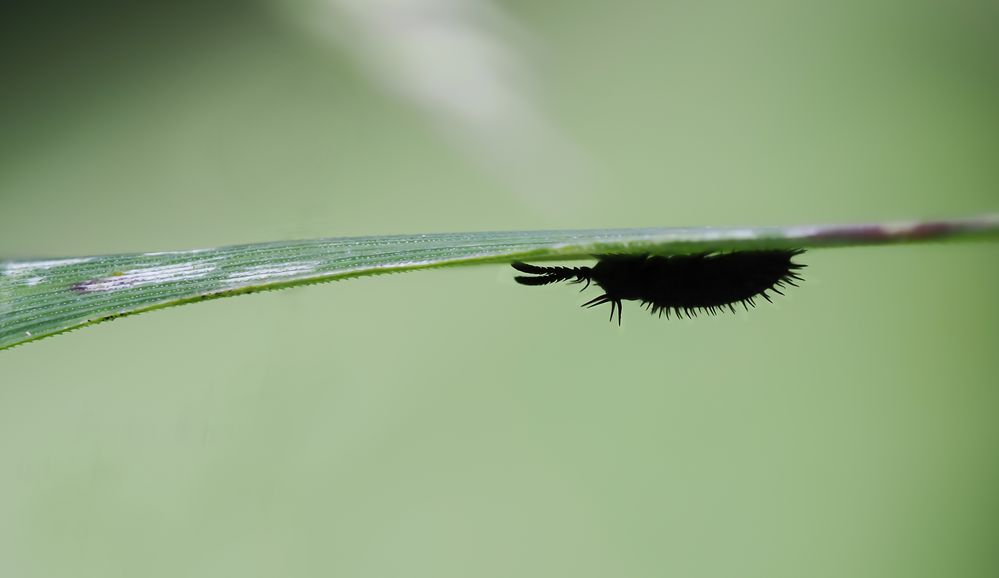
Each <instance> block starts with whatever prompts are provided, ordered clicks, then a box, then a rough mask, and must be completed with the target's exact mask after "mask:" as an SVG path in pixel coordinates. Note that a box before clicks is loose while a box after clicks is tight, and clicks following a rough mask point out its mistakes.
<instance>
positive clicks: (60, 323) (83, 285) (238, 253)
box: [0, 215, 999, 349]
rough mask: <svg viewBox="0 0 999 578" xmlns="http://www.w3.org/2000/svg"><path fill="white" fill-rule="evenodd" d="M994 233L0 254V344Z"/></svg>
mask: <svg viewBox="0 0 999 578" xmlns="http://www.w3.org/2000/svg"><path fill="white" fill-rule="evenodd" d="M976 238H977V239H980V238H991V239H999V215H985V216H980V217H974V218H970V219H962V220H951V221H927V222H915V223H893V224H876V225H825V226H794V227H769V228H753V227H746V228H683V229H680V228H672V229H668V228H667V229H606V230H601V229H598V230H578V231H517V232H497V233H440V234H429V235H395V236H382V237H347V238H339V239H314V240H306V241H281V242H276V243H257V244H252V245H240V246H233V247H221V248H217V249H196V250H191V251H170V252H163V253H139V254H128V255H107V256H98V257H76V258H69V259H55V260H51V259H50V260H40V261H5V262H2V263H0V349H5V348H9V347H13V346H15V345H18V344H21V343H25V342H28V341H33V340H36V339H41V338H42V337H47V336H49V335H54V334H56V333H61V332H64V331H69V330H71V329H76V328H78V327H83V326H85V325H91V324H94V323H99V322H101V321H106V320H109V319H115V318H118V317H121V316H124V315H132V314H135V313H141V312H143V311H151V310H153V309H160V308H163V307H171V306H174V305H182V304H184V303H192V302H195V301H203V300H206V299H216V298H219V297H228V296H232V295H239V294H241V293H252V292H255V291H264V290H271V289H281V288H285V287H293V286H295V285H305V284H310V283H320V282H324V281H333V280H337V279H347V278H350V277H359V276H362V275H376V274H379V273H391V272H396V271H410V270H414V269H429V268H432V267H444V266H455V265H473V264H482V263H508V262H511V261H517V260H532V261H545V260H570V259H589V258H592V256H593V255H597V254H606V253H619V254H625V253H658V254H682V253H690V252H701V251H729V250H739V249H762V248H768V249H778V248H785V249H791V248H818V247H838V246H848V245H881V244H891V243H911V242H922V241H940V240H958V239H976Z"/></svg>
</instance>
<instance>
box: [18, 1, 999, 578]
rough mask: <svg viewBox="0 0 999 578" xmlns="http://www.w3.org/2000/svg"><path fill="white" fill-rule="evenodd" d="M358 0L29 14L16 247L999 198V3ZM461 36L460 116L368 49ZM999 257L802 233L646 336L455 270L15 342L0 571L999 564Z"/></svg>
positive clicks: (885, 568) (101, 7) (735, 214)
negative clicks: (803, 266) (721, 303)
mask: <svg viewBox="0 0 999 578" xmlns="http://www.w3.org/2000/svg"><path fill="white" fill-rule="evenodd" d="M373 1H374V0H372V2H373ZM376 5H377V6H378V7H379V8H378V9H380V10H382V12H380V13H378V14H376V15H375V16H371V14H373V13H372V12H365V10H367V9H368V8H369V7H371V6H376ZM330 6H333V8H330ZM330 6H326V7H324V6H322V5H320V4H319V2H318V1H317V2H313V1H311V0H296V2H293V3H292V2H286V3H281V2H235V1H215V2H204V1H201V2H195V1H193V0H186V1H174V2H163V1H156V2H142V3H126V2H115V1H110V0H95V1H92V2H87V3H80V2H68V1H64V2H59V1H53V2H39V3H32V4H30V5H24V6H20V7H17V8H15V9H14V10H13V11H11V12H9V13H8V15H7V16H6V17H5V18H4V22H3V24H2V26H3V27H4V29H5V33H4V34H3V35H2V36H0V46H2V54H3V56H2V58H3V61H4V62H5V65H4V67H3V73H2V80H0V214H2V215H3V227H2V228H0V247H2V250H0V254H2V255H3V256H6V257H34V256H38V257H42V256H46V257H56V256H71V255H89V254H99V253H118V252H130V251H157V250H172V249H186V248H195V247H210V246H218V245H225V244H233V243H242V242H254V241H265V240H274V239H284V238H306V237H318V236H346V235H355V234H357V235H360V234H381V233H385V234H389V233H409V232H437V231H462V230H490V229H534V228H562V227H573V228H575V227H621V226H669V225H735V224H791V223H810V222H836V221H862V220H878V219H884V218H903V217H929V216H941V217H950V216H962V215H968V214H973V213H980V212H989V211H995V210H996V208H997V206H999V203H997V200H999V187H997V185H999V163H997V162H996V159H997V158H999V108H997V106H996V103H997V102H999V34H996V30H999V5H997V3H996V2H995V0H987V1H984V0H983V1H974V0H960V1H955V2H946V3H945V2H936V1H929V0H926V1H915V0H905V1H902V0H873V1H872V0H867V1H864V2H859V1H845V2H835V3H829V2H810V1H809V2H793V1H789V0H787V1H780V0H775V1H767V2H740V1H737V0H718V1H708V2H670V1H645V2H637V1H636V2H630V3H616V4H615V3H611V2H589V1H585V2H581V1H579V0H576V1H574V2H570V1H568V0H557V1H552V0H548V1H545V2H528V1H524V0H516V1H509V2H501V3H497V4H485V2H484V0H481V1H477V2H471V1H470V2H466V3H464V4H463V3H460V2H453V1H450V2H449V1H444V0H409V1H408V2H395V3H386V2H385V1H384V0H379V2H378V3H376V4H365V3H364V2H349V1H348V0H339V4H337V3H336V2H331V4H330ZM366 7H367V8H366ZM469 7H473V8H474V10H473V9H472V8H469ZM396 14H398V15H399V17H398V18H396V17H395V15H396ZM469 14H472V15H471V16H469ZM324 19H325V20H324ZM372 22H374V23H375V24H372ZM469 22H471V24H469ZM324 23H329V24H330V26H329V27H328V29H327V27H325V26H324ZM365 23H366V24H365ZM386 23H387V24H386ZM365 26H367V28H365ZM407 26H413V27H415V28H414V29H418V31H421V32H420V33H419V34H416V35H415V36H414V37H413V38H415V39H416V40H413V42H412V43H409V41H410V40H412V38H410V37H408V36H406V35H405V34H402V33H400V32H399V31H400V30H403V31H405V30H408V28H406V27H407ZM358 30H361V31H362V32H360V33H359V32H358ZM365 30H366V31H367V32H364V31H365ZM428 30H429V31H430V33H427V32H426V31H428ZM386 31H387V32H386ZM441 38H444V39H445V40H446V41H443V42H438V41H440V39H441ZM404 41H405V42H404ZM434 42H438V44H434V46H437V47H438V48H437V49H429V50H428V51H427V54H426V55H424V56H425V58H423V60H421V61H419V62H422V63H423V64H426V63H428V62H429V63H430V66H426V67H425V69H424V71H423V73H426V74H428V75H429V76H428V77H429V78H431V80H433V79H438V78H439V77H446V76H447V74H446V73H448V71H449V70H451V69H449V68H448V67H449V66H452V65H453V67H455V68H454V71H456V72H455V74H454V79H452V80H448V82H450V83H451V84H448V82H445V83H444V92H443V94H444V101H446V103H445V104H446V106H438V105H439V102H437V101H434V102H433V103H431V104H428V103H427V101H426V100H425V99H424V100H422V101H421V100H420V98H413V96H412V94H411V93H407V91H406V89H405V87H406V86H410V85H406V84H405V82H408V81H407V80H406V79H407V78H410V77H407V73H412V74H413V77H416V76H418V75H417V73H416V72H413V71H412V70H410V69H409V68H406V66H402V65H398V66H395V68H393V66H388V67H386V68H385V69H384V70H382V71H381V72H378V71H377V70H376V71H375V72H372V70H373V69H377V62H378V60H377V58H378V55H381V56H380V57H382V58H385V59H387V60H391V59H392V58H397V57H399V55H402V56H404V57H407V58H408V57H410V56H413V55H414V54H415V53H417V52H420V51H419V50H415V51H414V48H413V47H414V46H415V47H421V46H424V45H427V44H428V43H429V44H433V43H434ZM463 43H464V44H463ZM400 46H401V47H402V50H397V49H398V48H399V47H400ZM462 46H466V47H471V48H469V50H467V51H466V50H460V49H457V48H460V47H462ZM393 47H395V48H393ZM441 47H443V48H441ZM456 47H457V48H456ZM476 47H478V49H481V52H483V53H485V54H486V56H487V58H485V59H484V61H487V62H491V64H490V66H495V67H497V68H498V69H500V70H506V69H507V67H512V68H519V69H520V70H521V71H522V72H523V73H524V76H525V77H528V78H526V79H522V80H511V81H509V82H508V83H506V84H503V83H499V84H498V85H497V86H499V87H500V88H501V89H502V88H504V87H505V89H506V90H509V91H510V94H512V95H513V96H512V97H510V100H512V101H513V102H515V103H516V102H521V101H522V102H521V104H524V103H526V105H524V106H520V105H518V106H514V107H512V110H514V112H518V115H513V116H510V114H508V113H509V110H508V111H507V112H506V113H503V114H506V115H507V116H503V114H500V115H495V114H493V113H495V112H496V111H497V110H499V111H501V112H502V111H503V110H506V109H504V108H503V107H502V106H500V105H495V106H493V107H492V108H490V106H492V105H488V103H489V102H493V101H489V100H488V99H489V98H492V97H493V96H495V94H497V90H486V89H485V88H482V87H480V86H478V85H477V84H475V82H474V78H472V77H469V76H468V75H467V73H468V71H469V70H473V71H476V70H478V71H481V70H486V68H477V67H480V64H481V63H477V62H475V61H474V58H473V57H474V56H475V54H476V52H475V50H474V49H475V48H476ZM393 50H397V52H396V53H393V52H392V51H393ZM372 54H374V55H376V57H372V56H371V55H372ZM393 54H395V56H393ZM365 55H367V56H365ZM386 55H388V56H386ZM490 55H492V56H490ZM466 56H467V57H468V59H469V60H470V61H472V62H471V64H470V65H467V66H468V68H464V69H463V68H461V67H462V66H466V65H463V64H462V63H461V62H458V64H454V62H453V61H454V60H455V59H457V60H459V61H460V59H461V58H464V57H466ZM438 57H440V58H441V59H442V60H441V62H440V64H439V66H438V65H434V63H435V60H434V59H435V58H438ZM490 58H493V61H490ZM417 60H418V59H416V57H415V56H413V60H412V61H406V60H405V58H403V59H402V60H399V62H410V64H412V62H416V61H417ZM449 63H450V64H449ZM397 64H398V63H397ZM466 64H467V63H466ZM386 71H388V72H386ZM393 71H394V72H393ZM517 74H520V73H517ZM517 74H514V75H513V76H514V77H516V76H517ZM393 75H394V76H393ZM472 76H474V75H472ZM501 76H502V75H501ZM400 79H401V80H400ZM455 79H456V80H455ZM531 79H533V80H531ZM445 80H446V79H445ZM393 82H400V83H402V84H400V85H393ZM473 85H474V86H473ZM400 86H403V88H402V89H400V88H399V87H400ZM434 86H437V87H438V88H439V86H438V85H434ZM484 86H486V88H488V83H487V84H486V85H484ZM479 89H481V90H479ZM477 91H478V92H477ZM480 93H481V94H480ZM476 95H479V97H481V98H479V97H476ZM483 95H484V96H483ZM476 98H478V100H476ZM448 99H452V100H453V101H454V102H452V100H448ZM483 102H486V103H487V105H488V106H487V105H483V106H482V108H481V109H480V108H475V107H476V106H479V105H481V104H482V103H483ZM497 102H502V99H500V100H499V101H497ZM448 103H449V104H448ZM469 103H471V104H469ZM494 104H495V103H494ZM465 105H469V106H471V107H472V108H471V109H469V110H470V111H471V112H469V113H468V114H467V115H466V116H464V117H460V115H457V113H455V111H456V110H459V109H460V107H461V106H465ZM525 106H526V108H525ZM483 111H485V112H483ZM525 111H526V112H525ZM521 113H522V114H521ZM456 115H457V116H456ZM469 115H470V116H469ZM476 115H478V116H476ZM531 115H535V118H533V120H532V118H531ZM455 118H458V120H457V121H456V120H455ZM463 118H464V119H466V120H461V119H463ZM468 118H474V119H477V120H475V123H478V124H475V123H472V124H474V127H473V129H474V130H473V129H469V123H468V122H467V119H468ZM511 118H513V119H515V120H516V122H507V121H509V120H510V119H511ZM482 119H484V120H482ZM524 119H527V120H524ZM479 121H482V122H479ZM521 121H523V126H521V125H520V124H519V123H520V122H521ZM463 123H464V124H463ZM511 126H513V127H514V128H509V127H511ZM524 127H526V128H524ZM539 127H541V128H539ZM545 127H547V128H545ZM535 129H537V132H532V131H535ZM538 134H540V135H545V138H543V139H541V138H534V137H535V136H537V135H538ZM494 137H495V138H494ZM542 141H543V142H542ZM539 142H542V144H544V146H540V145H539V144H538V143H539ZM496 143H499V144H496ZM549 145H550V146H549ZM997 258H999V247H997V246H994V245H992V246H990V245H987V244H982V245H952V246H911V247H894V248H877V249H849V250H846V249H844V250H835V251H815V252H811V253H808V254H806V255H805V256H804V257H803V258H801V260H802V261H803V262H806V263H807V264H808V265H809V269H808V270H807V280H806V283H805V284H804V285H803V286H802V287H801V288H800V289H796V290H794V291H793V292H789V294H788V297H787V298H785V299H781V300H780V301H779V302H778V303H777V304H776V305H773V306H770V305H765V306H763V307H760V308H759V309H757V310H755V311H752V312H751V313H748V314H746V313H740V314H738V315H733V316H726V317H720V318H707V319H698V320H696V321H686V320H685V321H672V322H665V321H660V320H658V319H652V318H650V317H649V316H648V315H647V314H645V313H644V312H640V311H639V310H638V308H637V307H635V306H634V304H630V306H628V307H627V309H626V310H625V311H624V321H625V324H624V326H623V327H622V328H620V329H619V328H618V327H617V326H616V325H611V324H608V323H607V322H606V317H605V316H606V313H605V312H604V311H603V310H601V311H580V310H577V308H576V305H577V304H578V303H580V302H582V301H583V300H585V299H586V297H583V296H580V295H578V294H575V293H574V292H573V291H571V290H570V289H568V288H566V287H552V288H548V289H545V290H542V289H525V288H523V287H518V286H516V285H515V284H514V283H513V282H512V280H511V275H510V272H509V270H508V269H506V268H504V267H476V268H467V269H455V270H440V271H432V272H420V273H412V274H406V275H395V276H390V277H378V278H361V279H356V280H351V281H348V282H343V283H334V284H328V285H321V286H313V287H307V288H300V289H294V290H288V291H281V292H275V293H269V294H261V295H254V296H249V297H240V298H237V299H225V300H221V301H217V302H211V303H207V304H201V305H197V306H186V307H180V308H177V309H171V310H167V311H161V312H157V313H152V314H147V315H141V316H138V317H134V318H128V319H125V320H121V321H118V322H115V323H106V324H102V325H100V326H97V327H93V328H88V329H85V330H83V331H78V332H74V333H71V334H69V335H65V336H60V337H56V338H54V339H50V340H45V341H42V342H39V343H34V344H30V345H27V346H23V347H19V348H16V349H14V350H11V351H5V352H2V353H0V459H2V466H0V575H3V576H16V577H47V578H48V577H53V576H75V577H89V576H95V577H96V576H101V577H105V576H213V577H215V576H279V575H282V576H351V577H355V576H356V577H368V576H371V577H386V576H428V577H429V576H433V577H444V576H455V577H458V576H462V577H464V576H482V577H490V576H497V577H498V576H537V577H542V576H544V577H549V576H573V577H584V576H593V577H598V576H599V577H606V576H635V577H643V576H649V577H651V576H684V577H701V576H703V577H770V578H773V577H784V576H786V577H800V576H810V577H840V576H852V577H881V578H883V577H887V576H905V577H907V578H912V577H920V576H925V577H930V576H932V577H939V576H961V577H965V576H969V577H972V576H973V577H983V578H984V577H994V576H996V575H999V555H997V552H999V539H997V537H999V495H997V492H996V488H999V420H997V419H996V416H997V413H999V378H997V376H999V356H997V355H996V350H997V345H999V305H997V303H996V295H997V294H999V270H997V267H996V264H997V263H999V261H997Z"/></svg>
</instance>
